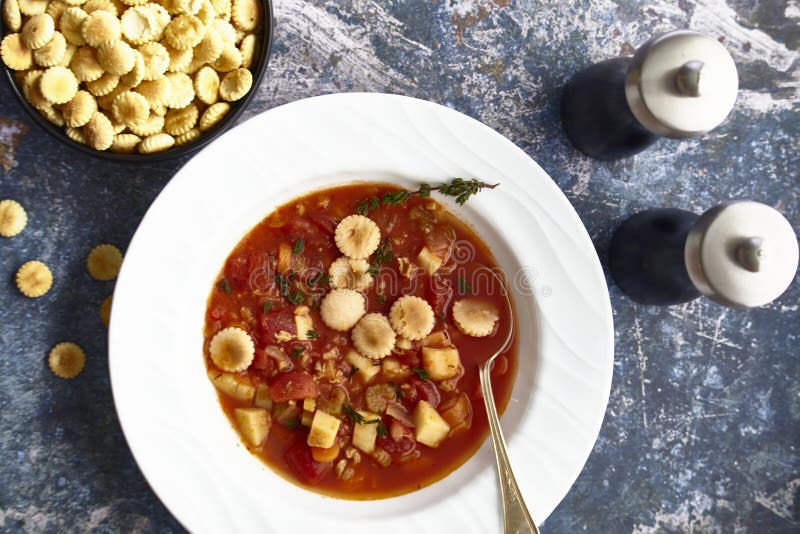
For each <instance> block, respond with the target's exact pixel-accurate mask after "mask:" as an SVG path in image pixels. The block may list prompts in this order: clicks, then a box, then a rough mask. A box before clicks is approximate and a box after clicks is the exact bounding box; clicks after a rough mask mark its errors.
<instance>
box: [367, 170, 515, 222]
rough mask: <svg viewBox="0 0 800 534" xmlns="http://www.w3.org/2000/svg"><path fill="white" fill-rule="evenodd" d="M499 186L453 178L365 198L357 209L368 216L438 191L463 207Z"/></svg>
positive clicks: (476, 180) (475, 180)
mask: <svg viewBox="0 0 800 534" xmlns="http://www.w3.org/2000/svg"><path fill="white" fill-rule="evenodd" d="M498 185H500V184H490V183H487V182H482V181H480V180H478V179H477V178H469V179H464V178H451V179H450V180H448V181H447V182H445V183H443V184H440V185H434V186H432V185H430V184H422V185H420V187H419V189H417V190H416V191H408V190H405V189H404V190H401V191H389V192H387V193H384V194H383V195H381V196H380V197H378V196H373V197H369V198H365V199H364V200H362V201H360V202H359V203H358V206H357V208H356V209H357V211H358V213H359V214H360V215H366V214H367V213H369V212H370V211H374V210H376V209H378V208H379V207H381V205H383V206H396V205H398V204H402V203H403V202H405V201H406V200H408V199H409V198H411V197H413V196H418V197H419V198H427V197H429V196H431V192H432V191H438V192H439V193H440V194H442V195H444V196H446V197H453V198H455V200H456V204H458V205H459V206H463V205H464V203H465V202H466V201H467V200H468V199H469V197H471V196H472V195H475V194H477V193H478V192H479V191H480V190H481V189H494V188H495V187H497V186H498Z"/></svg>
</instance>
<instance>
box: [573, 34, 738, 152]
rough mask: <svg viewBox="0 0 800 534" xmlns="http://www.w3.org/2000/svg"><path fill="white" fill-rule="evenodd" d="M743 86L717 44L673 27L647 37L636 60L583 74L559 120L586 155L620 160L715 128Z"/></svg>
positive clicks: (614, 61) (611, 62)
mask: <svg viewBox="0 0 800 534" xmlns="http://www.w3.org/2000/svg"><path fill="white" fill-rule="evenodd" d="M738 88H739V78H738V75H737V72H736V65H735V64H734V62H733V59H732V58H731V56H730V54H729V53H728V51H727V50H726V49H725V47H724V46H722V44H720V42H719V41H717V40H716V39H714V38H712V37H709V36H707V35H703V34H701V33H697V32H694V31H689V30H679V31H673V32H670V33H667V34H664V35H661V36H658V37H655V38H653V39H651V40H649V41H647V42H646V43H645V44H644V45H642V46H641V47H640V48H639V49H638V50H637V51H636V54H635V55H634V56H633V57H619V58H614V59H610V60H607V61H602V62H600V63H596V64H594V65H592V66H590V67H588V68H586V69H584V70H582V71H580V72H578V73H577V74H576V75H575V76H574V77H573V78H572V79H571V80H569V82H567V84H566V86H565V87H564V92H563V95H562V99H561V120H562V123H563V125H564V130H565V131H566V134H567V137H568V138H569V139H570V141H571V142H572V144H574V145H575V147H576V148H578V150H580V151H581V152H583V153H584V154H586V155H587V156H589V157H592V158H596V159H601V160H616V159H622V158H627V157H630V156H633V155H634V154H637V153H639V152H641V151H642V150H644V149H645V148H647V147H648V146H650V145H651V144H653V143H654V142H655V141H657V140H658V139H659V138H660V137H671V138H685V137H694V136H699V135H702V134H704V133H706V132H708V131H710V130H712V129H714V128H715V127H717V126H718V125H719V124H720V123H722V121H724V120H725V117H727V116H728V113H729V112H730V110H731V109H732V108H733V104H734V102H735V101H736V92H737V90H738Z"/></svg>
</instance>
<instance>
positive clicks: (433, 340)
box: [421, 330, 453, 348]
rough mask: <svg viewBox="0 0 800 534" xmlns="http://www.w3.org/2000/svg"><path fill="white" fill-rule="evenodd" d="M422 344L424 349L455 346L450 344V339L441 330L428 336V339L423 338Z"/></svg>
mask: <svg viewBox="0 0 800 534" xmlns="http://www.w3.org/2000/svg"><path fill="white" fill-rule="evenodd" d="M421 343H422V346H423V347H442V348H443V347H452V346H453V344H452V343H451V342H450V337H449V336H448V335H447V333H446V332H444V331H443V330H440V331H438V332H433V333H432V334H428V336H427V337H425V338H423V340H422V342H421Z"/></svg>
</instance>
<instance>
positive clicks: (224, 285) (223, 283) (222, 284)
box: [217, 278, 231, 295]
mask: <svg viewBox="0 0 800 534" xmlns="http://www.w3.org/2000/svg"><path fill="white" fill-rule="evenodd" d="M217 287H219V288H220V289H221V290H222V291H224V292H225V294H226V295H230V294H231V283H230V282H228V279H227V278H223V279H222V280H220V281H219V282H217Z"/></svg>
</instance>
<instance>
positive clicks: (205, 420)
mask: <svg viewBox="0 0 800 534" xmlns="http://www.w3.org/2000/svg"><path fill="white" fill-rule="evenodd" d="M453 176H461V177H477V178H480V179H483V180H486V181H491V182H495V181H496V182H500V183H501V186H500V187H498V188H497V189H495V190H493V191H485V192H482V193H480V194H479V195H477V196H476V197H473V198H472V199H471V200H470V201H469V202H468V203H467V205H466V206H465V207H464V208H461V209H455V208H456V206H455V205H454V204H452V203H450V202H448V204H449V205H451V206H453V209H454V210H455V211H456V212H457V213H460V215H461V216H462V217H463V218H464V219H466V220H467V221H469V222H470V223H471V224H472V225H473V227H474V228H475V229H476V231H477V232H478V234H479V235H480V236H481V237H482V238H483V239H484V241H485V242H486V243H487V244H488V245H489V247H490V248H491V249H492V251H493V252H494V254H495V257H496V259H497V260H498V262H499V264H500V266H501V267H502V268H504V269H506V271H507V272H508V273H509V274H510V279H511V280H512V282H513V283H514V286H515V291H516V292H517V295H516V305H517V312H518V315H519V324H520V325H521V326H522V328H521V329H520V333H519V336H520V338H519V348H520V367H519V372H518V376H517V380H516V383H515V386H514V390H513V394H512V398H511V401H510V402H509V406H508V408H507V410H506V413H505V415H504V416H503V428H504V430H505V433H506V440H507V442H508V445H509V454H510V456H511V461H512V462H513V465H514V469H515V472H516V475H517V480H518V481H519V484H520V486H521V489H522V492H523V495H524V496H525V499H526V501H527V503H528V507H529V509H530V511H531V513H532V515H533V517H534V519H535V520H536V522H537V523H541V522H542V521H543V520H544V519H545V518H546V517H547V516H548V515H549V514H550V512H552V510H553V509H554V508H555V507H556V505H557V504H558V503H559V501H561V499H562V498H563V497H564V495H566V493H567V491H568V490H569V488H570V486H571V485H572V483H573V482H574V481H575V479H576V477H577V476H578V474H579V473H580V470H581V468H582V467H583V464H584V463H585V461H586V458H587V457H588V455H589V452H590V451H591V449H592V446H593V444H594V441H595V439H596V438H597V434H598V432H599V430H600V425H601V423H602V420H603V415H604V413H605V408H606V402H607V401H608V394H609V389H610V385H611V375H612V364H613V340H614V335H613V325H612V319H611V308H610V304H609V300H608V292H607V288H606V285H605V280H604V277H603V273H602V270H601V268H600V263H599V262H598V259H597V256H596V254H595V251H594V247H593V246H592V242H591V240H590V239H589V236H588V234H587V233H586V230H585V229H584V227H583V225H582V224H581V222H580V219H579V218H578V216H577V214H576V213H575V211H574V210H573V208H572V206H570V204H569V202H568V201H567V199H566V198H565V197H564V195H563V194H562V193H561V191H560V190H559V189H558V187H557V186H556V185H555V184H554V183H553V181H552V180H551V179H550V178H549V177H548V176H547V174H546V173H545V172H544V171H543V170H542V169H541V168H540V167H539V166H538V165H537V164H536V163H535V162H534V161H533V160H532V159H530V158H529V157H528V156H527V155H526V154H525V153H524V152H523V151H522V150H520V149H519V148H517V147H516V146H514V144H512V143H511V142H510V141H508V140H507V139H505V138H504V137H502V136H501V135H500V134H498V133H496V132H494V131H493V130H491V129H490V128H488V127H487V126H485V125H483V124H481V123H479V122H477V121H475V120H473V119H471V118H469V117H467V116H465V115H462V114H460V113H457V112H455V111H453V110H450V109H448V108H445V107H442V106H438V105H436V104H432V103H429V102H424V101H420V100H415V99H411V98H407V97H401V96H390V95H381V94H340V95H331V96H323V97H317V98H311V99H308V100H302V101H299V102H294V103H292V104H288V105H285V106H282V107H279V108H276V109H273V110H270V111H268V112H266V113H264V114H262V115H259V116H258V117H255V118H253V119H252V120H250V121H248V122H246V123H244V124H242V125H241V126H239V127H237V128H234V129H233V130H231V131H229V132H228V133H226V134H225V135H223V136H222V137H220V138H219V139H218V140H217V141H215V142H214V143H212V144H211V145H210V146H209V147H208V148H206V149H205V150H203V151H202V152H200V153H199V154H198V155H197V156H195V157H194V158H193V159H192V160H191V161H190V162H189V163H187V164H186V166H185V167H184V168H183V169H181V171H180V172H179V173H178V174H177V175H175V177H174V178H173V179H172V181H171V182H170V183H169V184H168V185H167V186H166V187H165V188H164V191H163V192H162V193H161V194H160V195H159V197H158V198H157V199H156V201H155V202H154V203H153V205H152V206H151V207H150V210H149V211H148V212H147V215H146V216H145V217H144V219H143V220H142V223H141V225H140V226H139V229H138V230H137V232H136V235H135V236H134V238H133V241H132V242H131V244H130V247H129V248H128V251H127V254H126V257H125V263H124V265H123V267H122V272H121V273H120V276H119V281H118V283H117V287H116V291H115V294H114V309H113V320H112V323H111V331H110V336H109V337H110V339H109V351H110V356H109V358H110V368H111V382H112V386H113V391H114V400H115V403H116V407H117V412H118V414H119V418H120V421H121V423H122V428H123V430H124V432H125V437H126V438H127V440H128V443H129V445H130V447H131V450H132V451H133V454H134V457H135V458H136V461H137V462H138V464H139V467H140V468H141V470H142V472H143V473H144V475H145V477H146V478H147V480H148V482H149V483H150V485H151V486H152V488H153V490H154V491H155V492H156V493H157V494H158V496H159V497H160V498H161V500H162V501H163V502H164V504H165V505H166V506H167V507H168V508H169V509H170V511H171V512H172V513H173V514H174V515H175V517H176V518H177V519H178V520H179V521H180V522H181V523H183V525H184V526H186V527H187V528H188V529H189V530H191V531H193V532H221V531H225V532H271V531H276V532H281V531H286V532H312V531H318V532H321V531H323V530H322V529H323V528H324V531H326V532H338V531H339V530H338V529H341V528H347V531H348V533H360V532H364V533H368V534H374V533H375V532H382V533H385V532H403V533H406V532H409V531H414V532H437V533H440V532H454V531H458V532H461V533H473V532H474V533H481V534H483V533H486V532H499V531H500V530H501V528H502V527H501V518H500V514H501V512H500V503H499V497H498V488H497V482H496V475H495V466H494V459H493V456H492V454H493V453H492V450H491V443H490V441H489V440H487V441H486V442H485V443H484V445H483V447H482V448H481V449H480V450H479V451H478V453H477V454H476V455H475V456H474V457H473V458H471V459H470V460H469V461H468V462H467V463H465V464H464V465H463V466H462V467H461V468H459V469H458V470H457V471H455V472H454V473H452V474H451V475H450V476H448V477H446V478H445V479H443V480H442V481H440V482H438V483H436V484H433V485H432V486H429V487H427V488H424V489H422V490H420V491H416V492H413V493H411V494H408V495H404V496H401V497H395V498H392V499H386V500H381V501H369V502H355V501H343V500H337V499H331V498H326V497H322V496H319V495H317V494H314V493H311V492H308V491H305V490H302V489H300V488H298V487H296V486H294V485H292V484H290V483H288V482H286V481H285V480H283V479H282V478H280V477H279V476H277V475H275V474H273V472H272V471H270V470H269V469H268V468H267V467H265V466H264V465H263V464H262V463H261V462H260V461H259V460H257V459H256V458H255V457H253V456H252V455H251V454H250V453H249V452H248V451H247V450H246V449H245V448H244V447H243V446H242V445H241V444H240V442H239V438H238V436H237V434H236V433H235V431H234V430H233V429H232V428H231V426H230V424H229V423H228V420H227V419H226V417H225V415H224V414H223V412H222V410H221V408H220V406H219V404H218V401H217V398H216V395H215V393H214V390H213V387H212V386H211V384H210V383H209V381H208V380H207V378H206V376H205V364H204V362H203V358H202V342H203V337H202V326H203V316H204V311H205V305H206V298H207V297H208V293H209V290H210V288H211V286H212V284H213V281H214V279H215V276H216V275H217V273H218V272H219V270H220V268H221V267H222V264H223V262H224V260H225V258H226V257H227V255H228V253H229V252H230V251H231V250H232V249H233V247H234V245H235V244H236V243H237V242H238V241H239V240H240V239H241V238H242V236H244V234H245V233H246V232H247V231H248V230H250V228H251V227H253V226H254V225H255V224H256V223H257V222H259V221H260V220H261V219H262V218H263V217H264V216H266V215H267V214H268V213H269V212H270V211H272V210H273V208H275V207H276V206H278V205H280V204H282V203H284V202H286V201H288V200H290V199H292V198H294V197H296V196H298V195H300V194H302V193H304V192H307V191H309V190H313V189H316V188H319V187H323V186H328V185H333V184H341V183H346V182H349V181H354V180H378V181H392V182H396V183H399V184H404V185H406V186H409V187H410V186H413V185H414V182H415V181H428V182H434V183H435V182H440V181H444V180H446V179H448V178H450V177H453ZM378 527H381V530H377V528H378ZM409 529H412V530H409ZM456 529H457V530H456Z"/></svg>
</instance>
